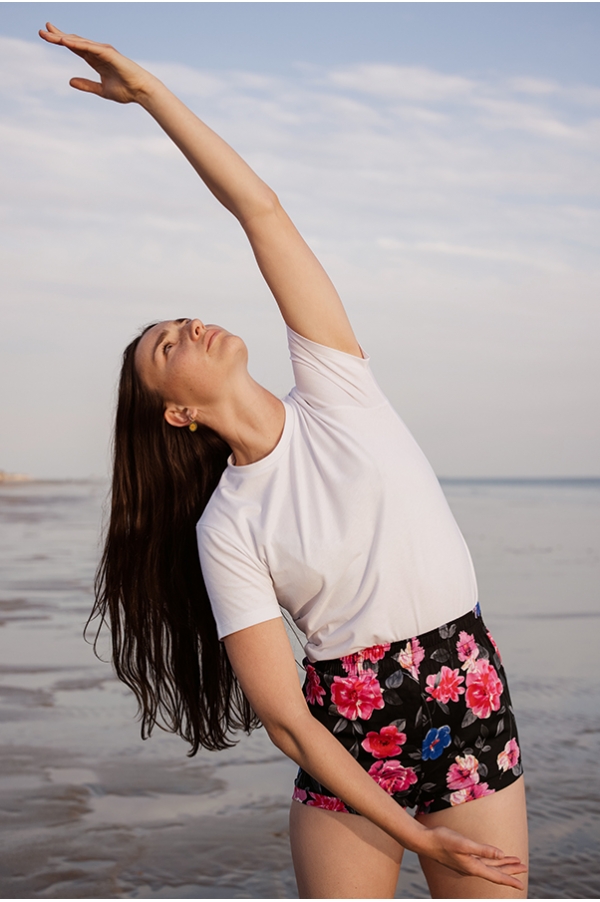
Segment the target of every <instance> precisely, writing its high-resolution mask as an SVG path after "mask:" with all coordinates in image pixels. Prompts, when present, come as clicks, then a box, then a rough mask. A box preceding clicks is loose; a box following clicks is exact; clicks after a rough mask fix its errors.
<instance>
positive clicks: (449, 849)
mask: <svg viewBox="0 0 600 902" xmlns="http://www.w3.org/2000/svg"><path fill="white" fill-rule="evenodd" d="M415 851H417V852H418V853H419V855H425V856H426V857H427V858H433V860H434V861H437V862H439V864H443V865H445V866H446V867H447V868H451V869H452V870H453V871H456V872H457V873H459V874H462V875H463V876H469V877H483V878H484V879H485V880H489V881H490V882H491V883H497V884H500V885H502V886H512V887H514V888H515V889H520V890H522V889H523V885H522V883H521V881H520V880H517V878H516V877H515V876H514V875H515V874H523V873H525V872H526V871H527V867H526V865H524V864H523V863H522V862H521V861H520V859H519V858H516V857H515V856H512V855H505V854H504V852H501V851H500V849H497V848H496V847H495V846H488V845H484V844H483V843H477V842H474V841H473V840H471V839H467V837H466V836H462V834H460V833H456V832H455V831H454V830H449V829H448V828H447V827H428V828H426V830H425V831H424V832H423V833H421V835H420V836H419V840H418V848H417V849H415Z"/></svg>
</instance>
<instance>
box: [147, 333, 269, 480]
mask: <svg viewBox="0 0 600 902" xmlns="http://www.w3.org/2000/svg"><path fill="white" fill-rule="evenodd" d="M135 362H136V367H137V370H138V373H139V375H140V377H141V379H142V381H143V382H144V383H145V385H146V386H147V387H148V388H150V389H151V390H153V391H157V392H158V393H159V394H160V396H161V397H162V398H163V400H164V403H165V419H166V421H167V422H168V423H169V424H170V425H171V426H173V427H176V428H177V427H179V428H181V427H183V426H189V424H190V423H192V422H196V423H202V424H203V425H206V426H210V427H211V429H214V430H215V432H218V434H219V435H220V436H221V437H222V438H224V439H225V441H226V442H227V443H228V444H229V445H230V446H231V448H232V450H233V454H234V459H235V463H236V464H237V465H238V466H241V465H244V464H248V463H253V462H254V461H256V460H260V459H261V458H263V457H265V456H266V455H267V454H268V453H269V452H270V451H272V450H273V448H274V447H275V445H276V444H277V442H278V440H279V437H280V436H281V433H282V431H283V425H284V421H285V412H284V407H283V404H282V402H281V401H280V400H279V399H278V398H276V397H275V396H274V395H273V394H271V392H269V391H267V390H266V389H265V388H263V387H262V386H261V385H259V384H258V382H256V381H255V380H254V379H253V378H252V377H251V376H250V374H249V372H248V351H247V348H246V345H245V344H244V342H243V341H242V339H241V338H240V337H239V336H237V335H232V333H231V332H228V331H227V330H226V329H224V328H223V327H222V326H217V325H215V324H213V323H210V324H207V325H205V324H204V323H203V322H202V321H201V320H199V319H176V320H167V321H165V322H161V323H157V325H155V326H153V327H152V328H151V329H149V330H148V331H147V332H146V333H145V334H144V335H143V336H142V338H141V340H140V343H139V345H138V347H137V351H136V357H135Z"/></svg>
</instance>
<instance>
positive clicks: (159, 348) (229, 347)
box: [135, 319, 248, 409]
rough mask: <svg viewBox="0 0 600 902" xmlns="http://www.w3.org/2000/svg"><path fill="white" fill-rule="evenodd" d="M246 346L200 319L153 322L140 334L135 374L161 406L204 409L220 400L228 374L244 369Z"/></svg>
mask: <svg viewBox="0 0 600 902" xmlns="http://www.w3.org/2000/svg"><path fill="white" fill-rule="evenodd" d="M247 359H248V354H247V350H246V345H245V344H244V342H243V341H242V339H241V338H239V337H238V336H237V335H232V334H231V332H227V331H226V330H225V329H223V328H221V326H215V325H212V324H211V325H206V326H205V325H204V323H202V322H201V321H200V320H199V319H175V320H167V321H166V322H163V323H157V325H155V326H152V328H150V329H148V331H147V332H145V333H144V335H142V337H141V339H140V342H139V344H138V346H137V348H136V352H135V364H136V368H137V371H138V374H139V376H140V378H141V379H142V381H143V382H144V384H145V385H146V386H147V388H149V389H151V390H153V391H157V392H158V393H159V394H160V396H161V397H162V398H163V400H164V402H165V406H166V407H168V406H176V407H179V408H203V409H206V408H208V407H211V406H213V405H215V404H218V402H219V399H220V398H222V397H223V393H224V391H226V388H227V385H228V384H229V383H230V382H231V376H232V375H233V373H234V372H235V370H236V369H239V367H240V365H241V366H243V367H244V369H245V368H246V363H247Z"/></svg>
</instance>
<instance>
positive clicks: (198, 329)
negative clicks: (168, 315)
mask: <svg viewBox="0 0 600 902" xmlns="http://www.w3.org/2000/svg"><path fill="white" fill-rule="evenodd" d="M188 326H189V330H190V336H191V338H192V340H193V341H198V339H199V338H202V335H203V334H204V332H205V331H206V327H205V325H204V323H203V322H202V320H200V319H191V320H190V321H189V324H188Z"/></svg>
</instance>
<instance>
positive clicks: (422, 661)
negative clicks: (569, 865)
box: [293, 605, 523, 814]
mask: <svg viewBox="0 0 600 902" xmlns="http://www.w3.org/2000/svg"><path fill="white" fill-rule="evenodd" d="M304 666H305V668H306V680H305V682H304V686H303V693H304V696H305V698H306V700H307V703H308V706H309V708H310V711H311V713H312V714H313V716H314V717H316V718H317V720H319V721H320V722H321V723H322V724H324V726H325V727H327V729H328V730H329V731H330V732H331V733H333V735H334V736H335V737H336V738H337V739H338V740H339V741H340V742H341V743H342V745H343V746H344V747H345V748H346V749H347V750H348V751H349V752H350V754H351V755H353V756H354V757H355V758H356V760H357V761H358V763H359V764H360V765H362V767H363V768H364V769H365V770H366V771H367V772H368V773H369V774H370V775H371V776H372V777H373V779H374V780H376V781H377V782H378V783H379V785H380V786H381V787H382V788H383V789H385V790H386V792H388V793H389V794H390V795H391V796H393V798H394V799H395V800H396V801H397V802H398V803H399V804H400V805H402V806H403V807H405V808H413V807H415V808H416V809H417V812H423V813H427V812H432V811H440V810H442V809H444V808H450V807H452V806H455V805H461V804H463V803H464V802H468V801H471V800H472V799H478V798H481V797H482V796H486V795H491V794H492V793H494V792H497V791H498V790H500V789H503V788H504V787H506V786H509V785H510V784H511V783H513V782H514V781H515V780H517V779H518V778H519V777H520V775H521V774H522V773H523V768H522V764H521V754H520V749H519V744H518V736H517V728H516V723H515V718H514V714H513V709H512V705H511V700H510V695H509V691H508V685H507V682H506V675H505V673H504V668H503V667H502V662H501V658H500V652H499V651H498V647H497V645H496V643H495V642H494V639H493V638H492V636H491V634H490V633H489V632H488V630H487V629H486V627H485V625H484V623H483V620H482V618H481V612H480V610H479V605H477V607H476V608H475V609H474V610H473V611H470V612H469V613H468V614H464V615H463V616H462V617H459V618H458V619H457V620H455V621H452V622H451V623H445V624H443V625H442V626H440V627H438V628H437V629H434V630H430V631H429V632H427V633H423V634H422V635H420V636H415V637H413V638H412V639H405V640H403V641H401V642H394V643H391V644H390V643H385V644H382V645H374V646H372V647H371V648H366V649H363V650H362V651H359V652H357V653H356V654H353V655H348V656H347V657H343V658H338V659H335V660H331V661H317V662H316V663H313V664H311V662H310V661H309V660H308V659H305V660H304ZM293 798H294V799H295V800H296V801H298V802H301V803H303V804H305V805H311V806H314V807H317V808H327V809H329V810H333V811H346V812H349V813H351V814H356V813H357V812H355V811H354V810H353V809H352V808H349V807H348V806H347V805H345V804H344V802H342V801H341V800H340V799H338V798H337V797H336V796H334V795H333V794H332V793H331V792H330V791H329V790H328V789H327V788H326V787H325V786H322V785H321V784H320V783H318V782H317V781H316V780H315V779H313V777H311V776H310V775H309V774H308V773H306V771H304V770H302V768H300V770H299V772H298V776H297V778H296V781H295V789H294V795H293Z"/></svg>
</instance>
